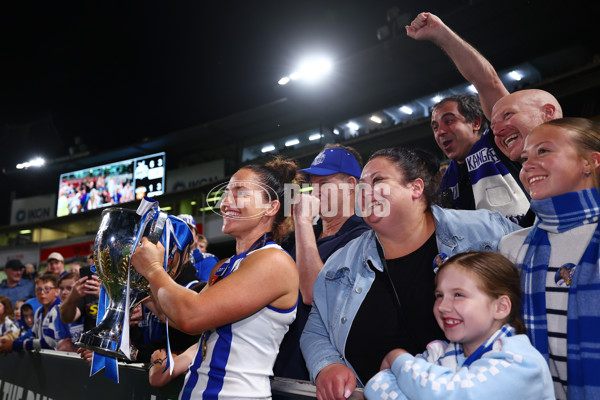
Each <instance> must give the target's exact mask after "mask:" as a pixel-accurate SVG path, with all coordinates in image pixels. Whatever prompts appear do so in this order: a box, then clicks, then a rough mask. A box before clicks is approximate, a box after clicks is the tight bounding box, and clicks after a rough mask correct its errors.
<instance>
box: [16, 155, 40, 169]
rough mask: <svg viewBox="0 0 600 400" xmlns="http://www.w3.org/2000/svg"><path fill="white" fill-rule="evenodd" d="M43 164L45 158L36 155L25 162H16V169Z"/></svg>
mask: <svg viewBox="0 0 600 400" xmlns="http://www.w3.org/2000/svg"><path fill="white" fill-rule="evenodd" d="M44 164H46V160H44V159H43V158H42V157H37V158H34V159H33V160H29V161H27V162H24V163H20V164H17V169H27V168H30V167H41V166H43V165H44Z"/></svg>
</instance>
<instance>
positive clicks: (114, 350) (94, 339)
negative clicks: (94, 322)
mask: <svg viewBox="0 0 600 400" xmlns="http://www.w3.org/2000/svg"><path fill="white" fill-rule="evenodd" d="M75 346H79V347H83V348H84V349H88V350H91V351H93V352H95V353H99V354H102V355H104V356H108V357H114V358H117V359H119V360H123V361H135V358H136V355H137V349H136V348H135V347H133V346H131V348H130V354H131V356H132V357H131V358H129V357H127V356H126V355H125V354H124V353H123V352H122V351H121V350H119V348H118V342H117V341H115V340H112V339H110V338H106V337H102V336H99V335H97V334H94V333H92V332H91V331H90V332H84V333H82V334H81V336H79V340H78V341H77V342H76V343H75Z"/></svg>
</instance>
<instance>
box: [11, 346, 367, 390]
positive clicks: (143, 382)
mask: <svg viewBox="0 0 600 400" xmlns="http://www.w3.org/2000/svg"><path fill="white" fill-rule="evenodd" d="M89 374H90V365H89V364H88V363H86V362H85V361H84V360H82V359H81V358H79V355H77V354H74V353H65V352H58V351H52V350H42V351H40V352H13V353H9V354H1V355H0V395H1V397H2V399H3V400H63V399H68V400H70V399H86V400H96V399H98V400H107V399H110V400H117V399H127V400H129V399H132V400H133V399H140V400H142V399H146V400H167V399H177V398H178V396H179V391H180V389H181V387H182V386H183V376H180V377H178V378H177V379H175V380H174V381H173V382H171V383H169V384H168V385H166V386H163V387H159V388H156V387H152V386H150V384H149V383H148V371H147V369H146V368H145V366H144V365H143V364H127V363H119V382H120V383H118V384H117V383H115V382H113V381H111V380H110V379H108V378H106V377H105V376H104V372H103V371H100V372H99V373H97V374H96V375H94V376H92V377H90V376H89ZM271 388H272V392H273V399H274V400H287V399H290V400H293V399H316V394H315V393H316V391H315V385H313V384H312V383H310V382H306V381H296V380H291V379H283V378H273V380H272V381H271ZM363 398H364V397H363V396H362V390H360V389H357V390H356V391H355V392H354V394H353V395H352V396H351V397H350V399H351V400H359V399H363Z"/></svg>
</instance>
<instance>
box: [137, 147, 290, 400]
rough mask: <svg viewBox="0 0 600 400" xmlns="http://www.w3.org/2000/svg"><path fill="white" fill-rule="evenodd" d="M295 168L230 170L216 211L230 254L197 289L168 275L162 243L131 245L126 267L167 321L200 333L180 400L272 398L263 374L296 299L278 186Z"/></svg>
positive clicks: (274, 165) (285, 164)
mask: <svg viewBox="0 0 600 400" xmlns="http://www.w3.org/2000/svg"><path fill="white" fill-rule="evenodd" d="M296 171H297V166H296V165H295V163H293V162H290V161H285V160H282V159H275V160H273V161H271V162H269V163H267V164H265V165H251V166H246V167H243V168H241V169H240V170H239V171H238V172H236V173H235V174H234V175H233V177H232V178H231V180H230V181H229V183H228V185H227V187H226V189H225V194H224V195H223V198H222V199H221V205H220V210H221V213H222V215H223V228H222V229H223V232H224V233H227V234H229V235H231V236H233V237H234V238H235V239H236V254H235V255H234V256H233V257H231V258H229V259H225V260H222V261H221V262H219V263H218V264H217V265H216V266H215V268H214V269H213V271H212V273H211V275H210V278H209V284H208V285H207V286H206V287H205V288H204V290H202V291H201V292H200V293H196V292H194V291H192V290H189V289H186V288H184V287H182V286H180V285H178V284H177V283H175V282H174V281H173V280H172V279H171V278H170V277H169V275H168V273H167V272H166V271H165V269H164V267H163V258H164V248H163V246H162V245H161V244H160V243H159V244H158V245H154V244H153V243H152V242H150V241H149V240H148V239H146V238H144V239H142V242H141V243H142V244H141V246H140V247H138V248H137V249H136V251H135V253H134V255H133V257H132V261H131V264H132V265H133V266H134V267H135V269H136V270H137V271H138V272H139V273H140V274H141V275H143V276H144V277H145V278H146V279H147V280H148V281H149V282H150V288H151V290H152V295H153V296H152V297H153V300H154V303H155V306H157V308H159V309H160V310H161V311H162V312H163V313H164V315H165V316H166V317H168V320H169V323H170V324H171V325H172V326H174V327H176V328H178V329H179V330H181V331H183V332H186V333H190V334H198V333H201V332H205V334H204V336H203V339H201V341H202V340H205V341H206V342H205V346H203V345H202V343H200V344H201V345H199V346H198V351H197V352H196V354H195V356H194V359H193V361H192V363H191V365H190V367H189V370H188V372H187V374H186V378H185V383H184V387H183V390H182V393H181V396H180V398H181V399H190V398H202V397H203V396H206V395H214V396H215V398H216V397H217V396H218V397H219V398H243V397H251V398H270V397H271V389H270V382H269V376H270V375H272V367H273V363H274V361H275V357H276V355H277V352H278V351H279V345H280V343H281V340H282V339H283V336H284V334H285V333H286V332H287V329H288V326H289V324H290V323H292V321H293V320H294V318H295V315H296V304H297V301H298V272H297V270H296V265H295V263H294V261H293V260H292V258H291V257H290V256H289V255H288V254H287V253H286V252H285V251H283V250H282V249H281V247H279V245H277V244H276V243H275V241H276V240H278V239H279V238H278V236H279V234H278V233H279V232H281V228H280V226H281V224H282V223H283V222H284V219H285V216H284V213H283V210H284V207H283V205H282V202H283V201H284V199H286V197H285V196H284V185H285V184H286V183H290V182H292V180H293V179H294V178H295V175H296ZM203 348H205V349H206V352H203Z"/></svg>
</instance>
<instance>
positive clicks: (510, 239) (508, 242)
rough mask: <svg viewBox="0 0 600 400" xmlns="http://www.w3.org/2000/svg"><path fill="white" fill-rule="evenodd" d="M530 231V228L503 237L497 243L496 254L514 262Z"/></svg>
mask: <svg viewBox="0 0 600 400" xmlns="http://www.w3.org/2000/svg"><path fill="white" fill-rule="evenodd" d="M531 229H532V228H531V227H529V228H524V229H521V230H518V231H515V232H512V233H509V234H508V235H506V236H504V237H503V238H502V239H500V243H498V252H499V253H500V254H502V255H503V256H505V257H506V258H508V259H510V260H511V261H513V262H514V261H515V258H516V256H517V253H518V252H519V249H520V248H521V246H523V243H524V242H525V239H526V238H527V235H529V232H531Z"/></svg>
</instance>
